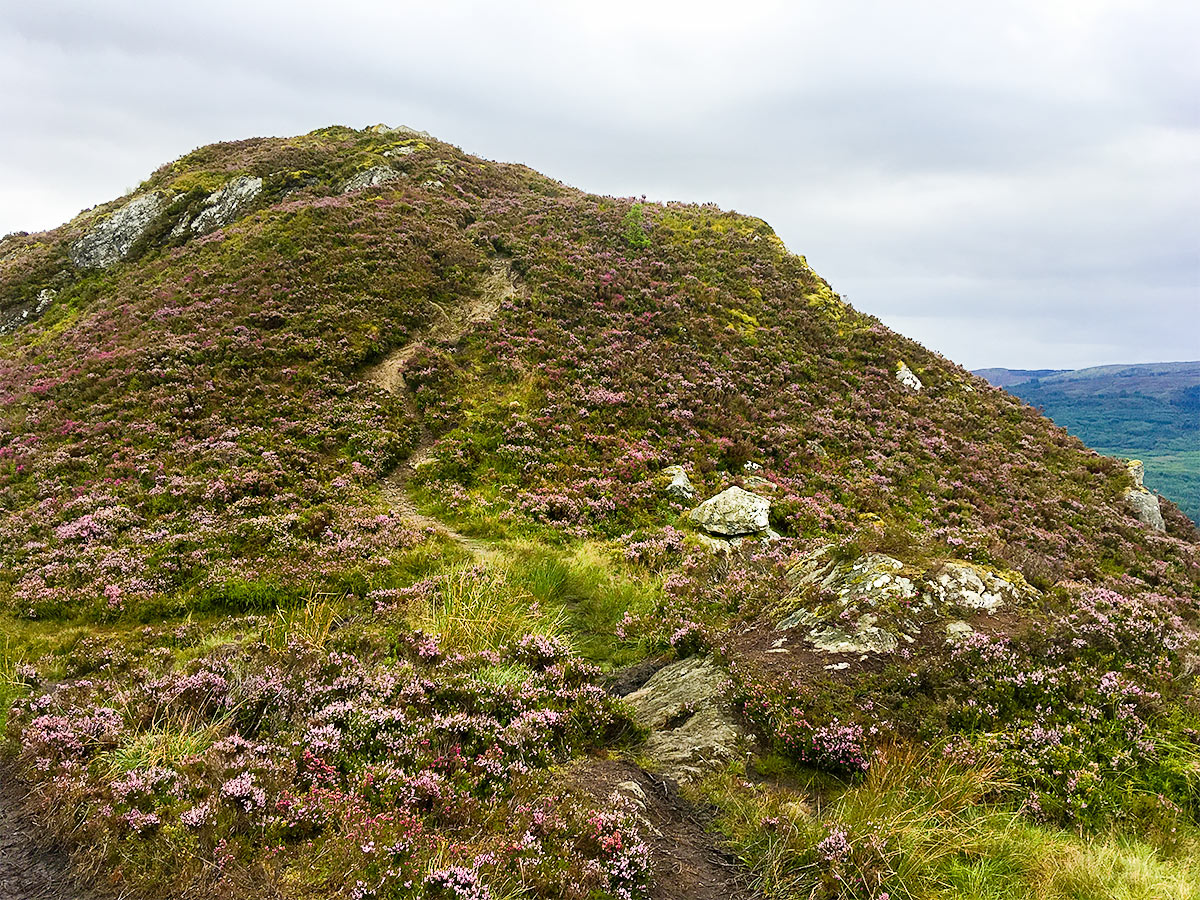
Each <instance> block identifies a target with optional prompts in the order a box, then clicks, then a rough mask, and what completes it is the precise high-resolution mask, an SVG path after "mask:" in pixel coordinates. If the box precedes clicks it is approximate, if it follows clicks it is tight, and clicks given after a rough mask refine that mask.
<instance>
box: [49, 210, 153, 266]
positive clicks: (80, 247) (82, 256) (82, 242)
mask: <svg viewBox="0 0 1200 900" xmlns="http://www.w3.org/2000/svg"><path fill="white" fill-rule="evenodd" d="M166 209H167V201H166V200H164V199H163V198H162V197H160V196H159V195H158V194H141V195H140V196H137V197H134V198H133V199H132V200H130V201H129V202H128V203H126V204H125V205H124V206H122V207H121V208H120V209H118V210H117V211H116V212H114V213H113V214H112V215H110V216H109V217H108V218H106V219H103V220H102V221H100V222H99V223H98V224H96V225H94V226H93V227H92V229H91V230H90V231H88V233H87V234H85V235H84V236H83V237H81V238H80V239H79V240H78V241H76V242H75V243H74V244H72V245H71V250H70V254H71V262H73V263H75V265H76V266H78V267H79V268H81V269H107V268H108V267H109V266H112V265H115V264H116V263H118V262H120V261H121V260H122V259H124V258H125V257H126V256H127V255H128V254H129V251H130V250H132V249H133V245H134V244H136V243H137V242H138V241H139V240H141V238H142V236H143V235H144V234H145V233H146V232H147V231H148V230H149V229H150V226H152V225H153V224H154V223H155V222H157V221H158V219H159V217H161V216H162V214H163V213H164V212H166Z"/></svg>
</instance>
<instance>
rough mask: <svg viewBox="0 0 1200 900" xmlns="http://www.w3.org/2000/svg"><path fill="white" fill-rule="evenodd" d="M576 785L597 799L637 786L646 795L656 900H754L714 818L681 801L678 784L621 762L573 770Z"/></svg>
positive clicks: (743, 871) (588, 763) (595, 763)
mask: <svg viewBox="0 0 1200 900" xmlns="http://www.w3.org/2000/svg"><path fill="white" fill-rule="evenodd" d="M569 778H570V781H571V783H573V784H575V785H576V786H578V787H580V788H582V789H583V790H585V791H587V792H588V793H589V794H591V795H592V796H593V797H595V798H597V799H607V798H608V797H609V796H610V795H611V794H612V793H613V792H614V791H617V792H618V793H622V794H623V795H624V796H630V794H628V793H627V792H624V791H619V790H618V788H617V785H619V784H623V783H625V782H635V783H636V784H638V785H639V786H640V787H641V789H642V792H643V793H644V794H645V796H646V801H647V805H646V809H645V811H644V812H643V816H644V818H645V822H646V825H647V826H648V827H646V828H644V829H643V831H644V834H643V835H642V837H643V839H644V840H645V841H646V843H647V844H648V845H649V847H650V861H651V865H652V867H653V873H654V884H653V885H652V887H651V890H650V896H651V898H652V900H752V898H757V897H760V896H761V895H760V894H757V893H755V892H754V891H752V890H751V889H750V887H749V883H750V872H749V870H748V869H747V868H746V867H745V866H744V865H742V864H741V862H739V861H738V859H737V858H736V857H734V856H732V855H730V854H728V853H726V852H725V851H723V850H721V849H720V847H719V846H718V845H717V839H716V837H715V835H713V833H712V832H711V831H710V830H709V826H710V824H711V821H710V820H711V816H710V815H708V814H707V813H706V812H705V811H704V810H701V809H697V808H696V807H695V806H694V805H693V804H691V803H689V802H688V801H687V800H686V799H684V798H683V797H682V796H680V794H679V791H678V790H677V789H676V787H675V785H674V783H673V782H671V781H670V780H669V779H665V778H659V777H657V776H654V775H651V774H649V773H647V772H644V771H642V770H641V769H639V768H638V767H637V766H635V765H633V764H631V763H627V762H620V761H618V760H611V759H607V760H601V759H589V760H586V761H584V762H582V763H580V764H579V765H577V766H576V767H575V768H573V769H572V771H571V773H570V775H569Z"/></svg>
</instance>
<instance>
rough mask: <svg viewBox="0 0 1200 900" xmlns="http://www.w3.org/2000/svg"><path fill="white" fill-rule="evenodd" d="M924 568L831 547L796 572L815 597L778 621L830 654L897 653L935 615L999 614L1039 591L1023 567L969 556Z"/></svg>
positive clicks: (795, 580)
mask: <svg viewBox="0 0 1200 900" xmlns="http://www.w3.org/2000/svg"><path fill="white" fill-rule="evenodd" d="M922 568H923V570H918V571H915V572H914V571H912V569H911V568H906V567H905V565H904V564H903V563H902V562H900V560H898V559H894V558H892V557H890V556H887V555H885V554H882V553H869V554H867V555H865V556H862V557H860V558H858V559H856V560H854V561H852V562H846V561H839V560H838V559H837V558H836V557H835V556H834V555H833V553H832V548H831V547H824V548H822V549H820V550H817V551H815V552H813V553H810V554H808V555H807V556H805V557H804V558H803V559H801V560H800V561H799V562H797V563H796V564H795V565H794V566H793V567H792V568H791V570H790V571H789V572H788V579H789V580H790V581H791V582H792V584H793V585H794V586H795V588H796V593H797V594H798V595H799V596H801V597H805V598H807V600H808V602H807V604H806V605H804V606H801V607H800V608H799V609H797V610H795V611H794V612H792V613H791V615H789V616H787V617H786V618H785V619H783V620H782V621H781V622H780V623H779V624H778V625H776V626H775V627H776V629H777V630H779V631H789V630H792V629H800V630H802V631H804V633H805V636H806V637H807V638H808V640H809V641H810V642H811V643H812V644H813V646H814V647H816V649H818V650H821V651H824V652H826V653H890V652H892V651H894V650H895V649H896V648H897V647H898V646H899V644H900V642H901V641H903V642H905V643H909V644H911V643H914V642H915V640H916V637H917V636H918V635H920V633H921V630H922V628H923V627H925V626H927V625H929V624H930V623H931V622H933V621H937V620H942V621H945V618H946V617H948V616H950V615H951V614H957V615H962V614H964V613H966V612H980V611H982V612H986V613H991V612H993V611H994V610H996V609H997V608H999V607H1000V606H1003V605H1004V604H1006V603H1016V602H1018V601H1021V600H1023V599H1025V598H1027V597H1033V596H1036V595H1037V591H1036V590H1034V589H1033V588H1032V587H1030V586H1029V585H1028V584H1027V583H1026V582H1025V579H1023V578H1022V577H1021V576H1020V575H1018V574H1017V573H1015V572H1013V573H1005V574H1000V573H997V572H995V571H993V570H991V569H988V568H985V567H983V566H977V565H975V564H973V563H969V562H964V561H962V560H946V561H943V562H941V563H937V564H934V565H931V566H925V567H922ZM968 627H969V626H968Z"/></svg>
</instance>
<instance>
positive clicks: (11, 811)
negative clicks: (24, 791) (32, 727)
mask: <svg viewBox="0 0 1200 900" xmlns="http://www.w3.org/2000/svg"><path fill="white" fill-rule="evenodd" d="M20 807H21V801H20V796H19V794H18V793H17V789H16V787H15V786H14V785H13V784H12V782H11V781H9V780H8V779H7V773H5V772H0V900H93V898H94V896H95V895H93V894H90V893H86V892H84V891H80V890H79V889H78V888H77V887H76V886H75V884H74V882H73V881H72V880H71V877H70V875H69V874H68V862H67V857H66V855H65V854H63V853H58V852H55V851H53V850H47V849H45V848H44V847H43V846H41V845H40V844H39V843H38V841H37V840H36V836H37V833H38V828H37V826H36V825H35V824H34V823H33V822H32V821H31V820H30V819H29V818H28V817H26V816H24V815H22V814H21V808H20Z"/></svg>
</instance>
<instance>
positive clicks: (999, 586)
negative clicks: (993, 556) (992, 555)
mask: <svg viewBox="0 0 1200 900" xmlns="http://www.w3.org/2000/svg"><path fill="white" fill-rule="evenodd" d="M925 588H926V590H927V591H928V592H929V593H930V594H931V595H932V596H933V598H934V599H935V600H936V601H937V602H938V603H940V604H942V605H943V606H945V607H948V608H951V607H957V608H959V609H977V610H983V611H984V612H989V613H990V612H992V611H994V610H996V609H998V608H999V607H1001V606H1003V605H1005V604H1006V603H1015V602H1016V601H1017V600H1019V599H1021V597H1023V596H1027V595H1030V594H1032V593H1033V589H1032V588H1031V587H1029V585H1028V584H1026V583H1025V580H1024V579H1023V578H1021V577H1020V576H1019V575H1017V574H1016V573H1013V574H1011V575H1009V576H1002V575H998V574H996V573H995V572H992V571H990V570H988V569H985V568H984V567H982V566H976V565H972V564H971V563H968V562H963V561H962V560H948V561H947V562H945V563H943V564H942V565H941V567H940V568H939V569H937V570H935V571H933V572H930V573H929V574H928V575H927V581H926V583H925Z"/></svg>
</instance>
